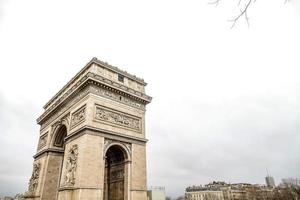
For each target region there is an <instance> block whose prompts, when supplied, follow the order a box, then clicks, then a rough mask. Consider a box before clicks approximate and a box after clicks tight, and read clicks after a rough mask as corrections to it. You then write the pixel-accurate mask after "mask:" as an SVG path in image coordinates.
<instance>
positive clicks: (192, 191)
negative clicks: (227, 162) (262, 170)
mask: <svg viewBox="0 0 300 200" xmlns="http://www.w3.org/2000/svg"><path fill="white" fill-rule="evenodd" d="M271 197H273V188H269V187H266V186H261V185H252V184H249V183H235V184H227V183H225V182H215V181H214V182H212V183H209V184H207V185H204V186H201V185H200V186H191V187H188V188H186V192H185V199H186V200H254V199H255V200H267V199H271Z"/></svg>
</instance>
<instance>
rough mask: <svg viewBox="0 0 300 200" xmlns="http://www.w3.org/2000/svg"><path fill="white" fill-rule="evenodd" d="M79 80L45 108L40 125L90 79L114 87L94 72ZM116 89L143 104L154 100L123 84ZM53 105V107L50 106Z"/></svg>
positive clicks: (39, 120)
mask: <svg viewBox="0 0 300 200" xmlns="http://www.w3.org/2000/svg"><path fill="white" fill-rule="evenodd" d="M76 78H77V79H79V80H77V82H76V84H75V85H74V86H72V87H71V88H69V89H68V90H66V91H62V92H65V93H64V94H62V92H60V94H58V95H56V96H55V97H53V98H52V99H51V100H50V101H49V102H48V103H47V104H46V105H45V106H44V108H45V109H46V110H45V112H44V113H43V114H42V115H41V116H40V117H39V118H38V119H37V121H38V123H40V122H41V121H42V120H43V118H44V117H46V116H47V115H48V114H49V113H50V112H52V111H53V110H54V109H56V108H57V106H58V105H59V104H61V103H62V102H64V101H65V100H66V98H68V97H69V96H70V95H71V94H72V93H73V92H74V91H75V90H77V89H78V87H79V86H81V85H84V84H85V83H86V80H88V79H90V78H93V79H95V80H97V82H98V81H99V82H100V83H101V82H103V83H106V84H108V85H114V84H113V83H115V82H113V81H111V80H109V79H107V78H104V77H102V76H99V75H97V74H95V73H92V72H88V73H87V74H86V75H84V76H80V77H76ZM114 86H115V87H117V88H118V89H121V90H124V91H126V92H128V93H130V94H133V95H135V96H136V97H135V98H136V99H138V100H140V101H141V102H144V103H145V104H146V103H149V102H151V100H152V97H150V96H148V95H146V94H144V93H143V92H139V91H136V90H133V89H131V88H128V87H126V86H124V85H121V84H117V85H114ZM50 105H51V106H50Z"/></svg>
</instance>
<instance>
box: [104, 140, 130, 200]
mask: <svg viewBox="0 0 300 200" xmlns="http://www.w3.org/2000/svg"><path fill="white" fill-rule="evenodd" d="M104 159H105V169H104V190H103V191H104V194H103V196H104V198H103V199H104V200H126V199H129V193H130V192H129V185H130V184H129V183H130V175H129V172H130V163H131V162H130V160H131V153H130V151H129V149H128V147H127V146H126V145H124V144H123V143H121V142H110V144H107V145H106V147H105V151H104Z"/></svg>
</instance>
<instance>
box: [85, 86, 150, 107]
mask: <svg viewBox="0 0 300 200" xmlns="http://www.w3.org/2000/svg"><path fill="white" fill-rule="evenodd" d="M91 92H92V93H94V94H97V95H100V96H102V97H105V98H108V99H111V100H114V101H117V102H120V103H123V104H126V105H129V106H132V107H135V108H138V109H142V110H143V109H145V105H143V104H141V103H138V102H137V101H134V100H132V99H130V98H128V97H125V96H123V95H120V94H117V93H115V92H112V91H109V90H106V89H104V88H101V87H96V86H93V87H92V88H91Z"/></svg>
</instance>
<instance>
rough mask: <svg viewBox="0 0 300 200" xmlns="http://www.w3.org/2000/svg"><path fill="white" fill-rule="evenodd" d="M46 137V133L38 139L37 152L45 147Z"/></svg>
mask: <svg viewBox="0 0 300 200" xmlns="http://www.w3.org/2000/svg"><path fill="white" fill-rule="evenodd" d="M47 136H48V132H47V133H46V134H44V135H42V136H41V137H40V141H39V144H38V150H40V149H41V148H43V147H45V146H46V144H47Z"/></svg>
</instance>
